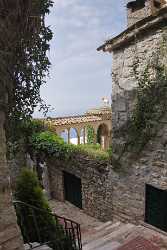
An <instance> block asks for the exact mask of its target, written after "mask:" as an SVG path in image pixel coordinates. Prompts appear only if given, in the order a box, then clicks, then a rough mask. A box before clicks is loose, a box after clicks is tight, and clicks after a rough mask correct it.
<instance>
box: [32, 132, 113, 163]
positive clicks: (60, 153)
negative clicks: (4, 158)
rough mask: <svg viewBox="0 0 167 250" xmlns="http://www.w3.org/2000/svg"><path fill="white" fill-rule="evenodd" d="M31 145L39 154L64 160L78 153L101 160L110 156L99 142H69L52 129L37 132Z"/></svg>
mask: <svg viewBox="0 0 167 250" xmlns="http://www.w3.org/2000/svg"><path fill="white" fill-rule="evenodd" d="M31 147H32V149H33V150H34V151H35V152H36V153H37V154H39V155H41V154H44V155H45V156H46V157H52V156H55V157H57V158H59V159H63V160H67V159H69V158H73V156H74V155H76V154H77V153H81V154H85V155H88V156H90V157H93V158H95V159H99V160H107V159H108V158H109V155H108V153H107V152H105V151H103V150H102V149H101V147H100V145H99V144H96V145H93V144H86V145H83V144H82V145H72V144H67V143H65V142H64V140H63V139H62V138H60V137H59V136H57V135H56V134H55V133H53V132H50V131H45V132H41V133H35V134H34V135H33V136H32V142H31Z"/></svg>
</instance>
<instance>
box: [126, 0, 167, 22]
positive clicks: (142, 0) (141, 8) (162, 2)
mask: <svg viewBox="0 0 167 250" xmlns="http://www.w3.org/2000/svg"><path fill="white" fill-rule="evenodd" d="M166 5H167V0H135V1H129V2H128V3H127V18H128V26H131V25H133V24H135V23H136V22H138V21H140V20H142V19H144V18H145V17H148V16H151V15H155V14H156V12H157V11H158V10H159V9H161V8H163V7H164V6H166Z"/></svg>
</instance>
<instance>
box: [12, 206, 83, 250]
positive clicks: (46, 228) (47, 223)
mask: <svg viewBox="0 0 167 250" xmlns="http://www.w3.org/2000/svg"><path fill="white" fill-rule="evenodd" d="M13 204H14V206H15V209H16V214H17V219H18V224H19V226H20V229H21V232H22V235H23V239H24V243H25V244H27V245H29V248H30V249H35V248H36V247H38V246H42V245H48V246H49V247H51V249H54V250H82V242H81V229H80V225H79V224H78V223H76V222H74V221H72V220H70V219H66V218H64V217H60V216H57V215H56V214H54V213H51V212H50V210H49V209H46V210H42V209H40V208H37V207H35V206H32V205H29V204H27V203H24V202H21V201H13ZM33 243H35V244H33ZM34 245H35V246H34Z"/></svg>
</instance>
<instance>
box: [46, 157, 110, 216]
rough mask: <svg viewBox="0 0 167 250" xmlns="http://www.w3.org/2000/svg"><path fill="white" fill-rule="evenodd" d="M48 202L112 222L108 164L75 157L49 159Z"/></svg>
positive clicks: (88, 158)
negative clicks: (70, 205) (70, 204)
mask: <svg viewBox="0 0 167 250" xmlns="http://www.w3.org/2000/svg"><path fill="white" fill-rule="evenodd" d="M46 165H47V168H48V180H49V189H50V195H51V198H53V199H57V200H59V201H62V202H64V201H65V200H67V201H69V202H71V203H72V204H74V205H75V206H77V207H79V208H81V209H83V211H84V212H85V213H86V214H88V215H90V216H93V217H95V218H98V219H100V220H102V221H107V220H111V218H112V212H111V205H112V196H111V194H110V192H111V187H110V184H109V182H108V181H109V180H110V178H109V175H110V170H111V169H110V165H109V163H108V161H102V160H97V159H92V158H91V157H89V156H86V155H84V154H78V153H77V154H75V156H73V157H72V159H69V160H65V159H61V160H60V159H56V157H54V158H52V159H48V160H47V161H46Z"/></svg>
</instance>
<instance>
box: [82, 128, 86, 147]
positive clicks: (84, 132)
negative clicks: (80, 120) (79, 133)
mask: <svg viewBox="0 0 167 250" xmlns="http://www.w3.org/2000/svg"><path fill="white" fill-rule="evenodd" d="M85 136H86V131H85V128H83V144H85V143H86V140H85Z"/></svg>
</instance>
